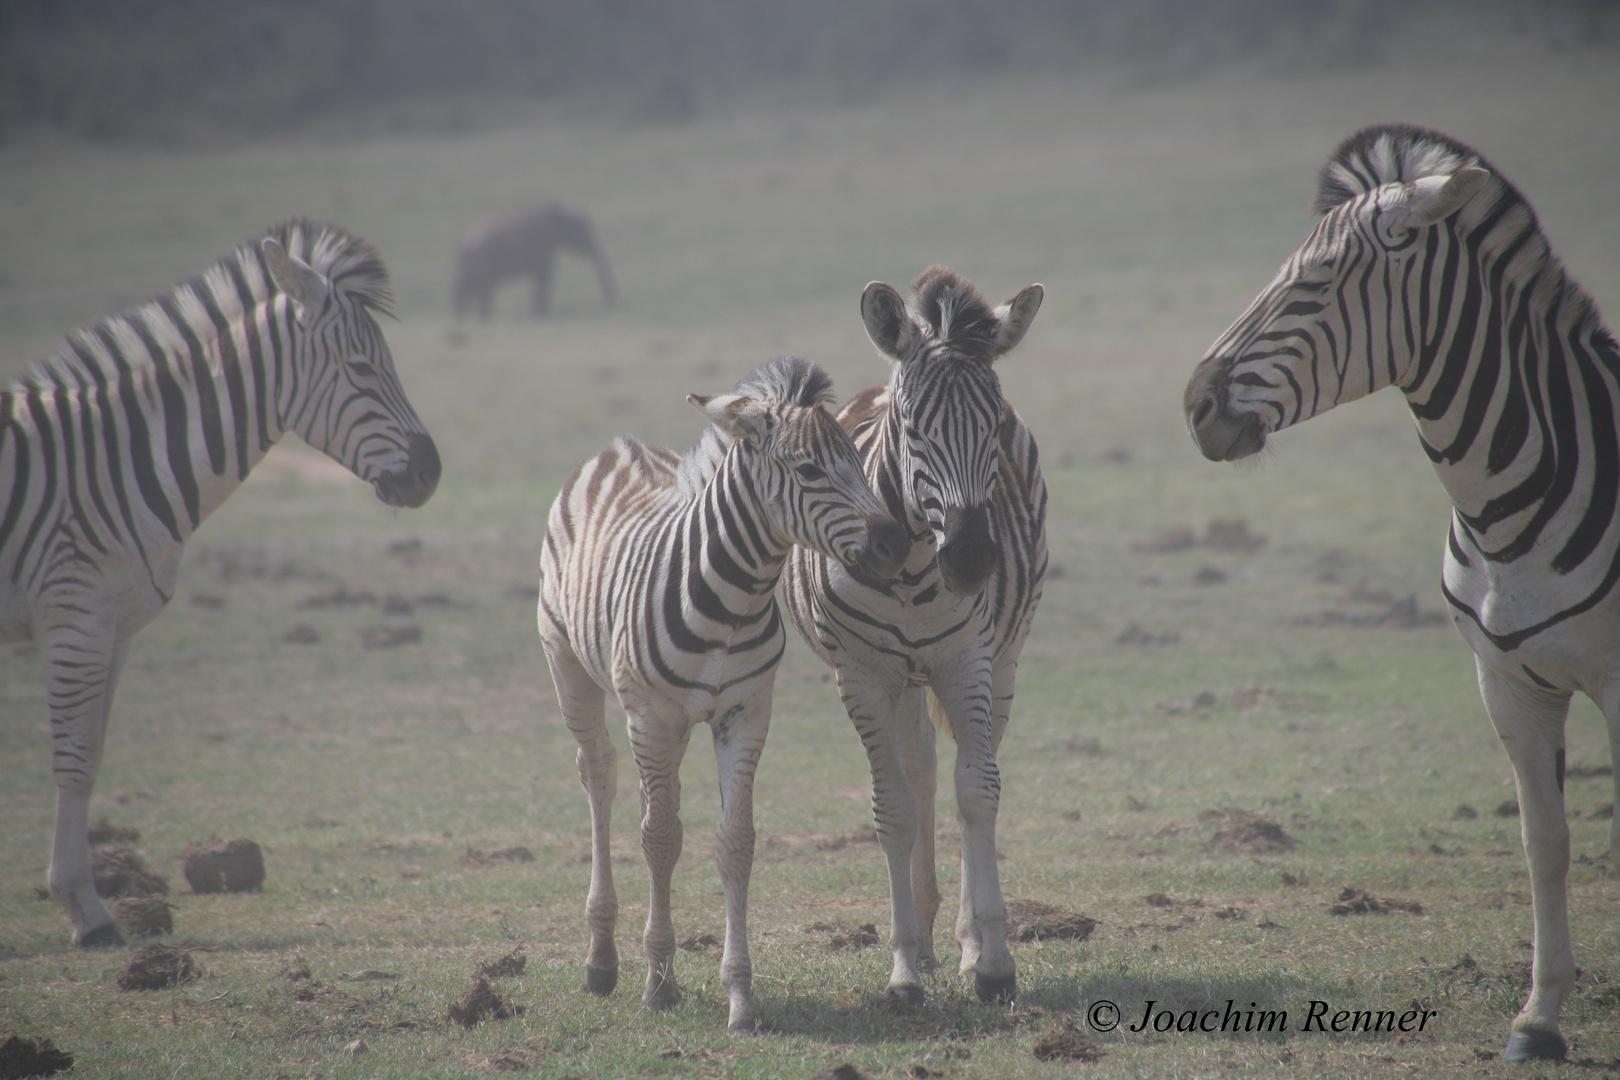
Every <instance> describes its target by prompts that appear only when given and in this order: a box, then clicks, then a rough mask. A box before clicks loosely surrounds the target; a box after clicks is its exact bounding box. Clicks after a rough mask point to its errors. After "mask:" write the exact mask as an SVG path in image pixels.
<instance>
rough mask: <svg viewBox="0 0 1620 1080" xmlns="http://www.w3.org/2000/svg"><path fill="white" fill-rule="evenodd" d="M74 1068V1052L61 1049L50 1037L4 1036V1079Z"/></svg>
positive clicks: (0, 1052)
mask: <svg viewBox="0 0 1620 1080" xmlns="http://www.w3.org/2000/svg"><path fill="white" fill-rule="evenodd" d="M71 1068H73V1055H72V1054H69V1053H67V1052H66V1051H62V1050H58V1049H57V1048H56V1047H55V1046H53V1045H52V1044H51V1040H49V1039H31V1038H28V1037H27V1036H25V1035H9V1034H8V1035H7V1036H6V1037H5V1038H4V1039H0V1080H22V1077H25V1076H49V1075H50V1074H51V1073H59V1072H66V1071H67V1070H69V1069H71Z"/></svg>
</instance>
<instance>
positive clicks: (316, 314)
mask: <svg viewBox="0 0 1620 1080" xmlns="http://www.w3.org/2000/svg"><path fill="white" fill-rule="evenodd" d="M388 302H389V286H388V276H387V272H386V270H385V269H384V268H383V265H382V262H381V260H380V259H379V258H378V257H377V255H376V253H375V251H373V250H372V248H371V247H370V246H369V245H367V244H365V243H364V242H363V241H361V240H359V239H357V238H355V237H353V236H350V235H348V234H347V233H345V232H343V231H342V230H340V229H338V228H337V227H336V226H332V225H324V224H315V223H311V222H307V221H301V220H300V221H291V222H288V223H286V224H284V225H281V226H279V227H277V228H275V229H272V230H270V231H269V233H268V234H267V235H266V236H264V237H263V238H261V239H260V240H259V242H256V243H251V244H246V245H243V246H242V247H241V248H239V249H237V250H236V251H235V252H234V253H232V254H231V255H228V256H226V257H225V258H223V259H221V260H219V261H218V262H216V263H214V265H212V266H211V267H209V268H208V269H207V270H206V271H204V272H203V273H201V274H199V275H198V276H196V277H194V278H191V279H190V280H188V281H186V282H183V283H182V284H180V285H179V286H177V287H176V288H175V289H174V290H173V291H171V292H169V293H167V294H165V295H163V296H160V297H157V298H156V299H154V300H152V301H150V302H148V303H147V304H145V305H143V306H141V307H139V308H137V309H135V310H134V311H131V312H128V313H126V314H124V315H120V316H117V317H115V318H111V319H107V320H104V321H102V322H99V323H96V324H94V325H93V326H90V327H87V328H85V329H81V330H77V331H75V332H73V333H72V334H70V335H68V339H67V344H66V346H65V347H64V348H63V349H62V351H61V352H59V353H57V354H56V355H55V356H53V357H51V358H50V359H48V360H46V361H43V362H42V363H40V364H39V365H37V366H36V367H35V368H34V369H33V370H32V371H31V372H29V373H28V375H27V376H26V377H25V378H24V379H23V380H22V381H21V382H20V383H18V384H17V385H16V386H14V387H12V388H11V389H9V390H6V391H3V392H0V640H32V641H34V642H36V643H37V644H38V645H39V648H40V654H41V657H42V659H43V662H44V667H45V676H46V682H47V687H48V693H49V704H50V715H51V735H52V745H53V751H52V768H53V770H54V772H55V776H56V783H57V788H58V803H57V823H56V841H55V848H54V852H53V856H52V860H51V869H50V883H51V890H52V892H53V893H54V894H55V896H56V897H57V899H58V900H59V901H61V902H62V903H63V905H64V906H65V907H66V908H67V910H68V913H69V915H70V916H71V917H72V920H73V927H74V939H75V940H76V941H77V942H78V943H79V944H81V945H101V944H116V943H119V942H121V941H122V938H121V936H120V935H119V932H118V928H117V926H116V925H114V923H113V920H112V917H111V915H109V914H108V912H107V909H106V907H105V906H104V905H103V904H102V903H101V901H100V900H99V899H98V898H97V896H96V893H95V888H94V886H93V884H92V883H91V877H90V868H89V849H88V846H87V840H86V835H85V829H86V827H87V824H88V821H87V817H86V814H87V812H88V810H87V808H88V799H89V795H90V788H91V785H92V784H93V783H94V781H95V774H96V768H97V766H98V764H99V762H100V757H101V747H102V740H103V735H104V731H105V726H106V719H107V711H108V707H109V704H110V702H111V698H112V693H113V687H114V683H115V680H116V678H117V673H118V667H119V663H120V661H121V660H122V658H123V656H124V652H125V650H126V648H127V646H128V642H129V638H130V636H131V635H132V634H134V633H135V631H137V630H139V629H140V628H141V627H142V626H144V625H146V623H148V622H149V621H151V620H152V619H153V618H154V617H155V616H156V615H157V614H158V612H159V611H161V610H162V609H163V607H164V605H166V604H167V603H168V602H169V600H170V598H171V597H172V596H173V594H174V585H175V579H176V575H177V574H178V572H179V563H180V551H181V548H182V546H183V545H184V544H185V542H186V540H187V539H188V538H189V537H190V536H191V534H192V533H193V532H194V531H195V530H196V528H197V526H198V525H200V524H201V523H202V521H203V519H204V518H206V517H207V516H208V515H209V514H210V513H211V512H212V511H213V510H214V509H216V508H217V507H218V506H219V505H220V504H221V503H222V502H224V500H225V498H226V497H227V496H228V495H229V494H230V493H231V492H232V491H234V490H235V489H236V487H237V486H238V485H239V484H241V482H242V481H243V480H244V479H246V477H247V475H248V471H249V470H250V469H251V468H252V467H253V466H254V465H255V464H256V463H257V462H258V461H259V460H260V459H261V458H262V457H263V456H264V455H265V453H266V452H267V451H268V450H269V449H270V447H271V445H272V444H274V443H275V441H276V440H277V439H278V438H280V436H281V435H282V433H283V432H284V431H286V430H289V429H290V430H293V431H296V432H298V434H300V435H301V436H303V438H304V439H305V440H306V441H307V442H309V443H310V444H311V445H313V446H316V447H318V448H320V449H322V450H325V451H326V452H327V453H328V454H330V455H331V456H332V457H333V458H335V459H337V460H338V461H340V462H342V463H343V464H344V465H346V466H348V467H349V468H350V469H351V470H353V471H354V473H355V474H356V475H357V476H359V477H361V478H362V479H365V480H367V481H369V482H370V483H371V484H372V485H373V486H374V487H375V489H376V492H377V496H378V498H380V499H381V500H382V501H384V502H386V503H389V504H390V505H394V506H419V505H421V504H422V503H423V502H425V501H426V500H427V498H428V496H429V495H430V494H432V492H433V488H434V486H435V485H436V484H437V482H438V477H439V458H438V453H437V451H436V450H435V448H434V445H433V440H432V439H431V438H429V437H428V435H427V433H426V432H425V431H424V430H423V427H422V424H421V421H420V420H418V419H417V417H416V414H415V413H414V412H413V411H412V409H411V406H410V403H409V402H408V401H407V400H406V399H405V394H404V391H403V390H402V389H401V388H400V385H399V381H398V379H397V377H396V376H395V374H394V369H393V360H392V358H391V356H390V355H389V352H388V346H387V344H386V343H385V342H384V341H383V338H382V334H381V332H380V331H379V330H378V328H377V324H376V321H375V320H374V319H373V317H372V314H371V312H372V310H373V309H381V310H386V308H387V305H388Z"/></svg>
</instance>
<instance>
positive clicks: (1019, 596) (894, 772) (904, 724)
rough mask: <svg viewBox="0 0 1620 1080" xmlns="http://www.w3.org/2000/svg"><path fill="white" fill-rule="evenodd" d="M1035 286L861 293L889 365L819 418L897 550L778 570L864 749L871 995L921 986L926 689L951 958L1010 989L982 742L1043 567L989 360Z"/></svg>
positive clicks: (1005, 342)
mask: <svg viewBox="0 0 1620 1080" xmlns="http://www.w3.org/2000/svg"><path fill="white" fill-rule="evenodd" d="M1043 295H1044V293H1043V290H1042V289H1041V287H1040V286H1039V285H1031V286H1029V287H1028V288H1026V289H1024V290H1023V291H1021V292H1020V293H1019V294H1018V295H1017V296H1015V297H1013V299H1011V300H1010V301H1008V302H1007V303H1006V304H1004V305H1002V306H1001V307H999V308H995V309H992V308H991V307H990V305H989V304H988V303H987V302H986V301H985V299H984V297H983V295H982V294H980V292H979V290H978V289H976V288H975V287H974V286H973V284H972V283H971V282H969V281H968V280H967V279H966V278H963V277H960V276H959V275H957V274H955V273H953V272H952V271H950V270H947V269H945V268H944V267H939V266H936V267H932V268H930V269H928V270H925V271H923V272H922V274H921V275H919V276H918V278H917V281H916V283H915V285H914V286H913V299H912V303H911V306H910V308H909V310H908V308H907V306H906V303H905V301H904V300H903V299H902V298H901V296H900V294H899V293H898V292H896V291H895V290H894V289H893V288H891V287H890V286H888V285H885V284H883V283H881V282H876V281H874V282H872V283H871V284H870V285H868V286H867V287H866V291H865V292H864V293H862V295H861V317H862V319H863V320H864V321H865V323H866V332H867V334H868V335H869V336H870V337H871V339H872V342H873V344H875V345H876V346H877V348H878V351H879V352H881V353H882V354H883V355H884V356H887V357H889V358H890V359H892V360H894V361H896V366H895V368H894V373H893V375H892V376H891V377H890V379H889V381H888V383H887V384H886V385H883V386H877V387H873V388H871V389H869V390H866V391H865V392H863V393H861V394H859V395H857V396H856V397H855V398H854V399H852V400H851V401H850V402H849V404H847V405H846V406H844V408H843V410H842V411H841V412H840V413H839V417H838V419H839V422H840V423H842V424H843V425H844V427H845V428H846V429H848V430H849V432H850V433H851V434H852V435H853V436H854V438H855V445H856V446H858V447H859V448H860V451H861V456H862V458H863V459H864V460H865V464H866V476H867V479H868V480H869V481H871V483H872V486H873V488H874V490H876V491H877V492H878V493H879V494H880V495H881V496H882V497H883V499H884V501H885V502H886V503H887V504H888V506H889V510H890V512H891V513H893V514H894V516H895V517H896V518H897V519H898V520H900V521H902V522H903V523H905V525H906V526H907V528H908V529H909V530H910V531H911V534H912V540H913V547H912V550H911V557H910V559H909V560H907V562H906V564H905V567H904V569H902V571H901V572H900V573H899V574H898V575H897V576H896V577H895V579H894V581H892V582H882V581H877V580H874V579H873V578H871V577H870V576H867V575H862V574H860V573H859V572H852V571H850V570H849V569H848V568H846V567H843V566H840V565H838V564H836V563H834V562H833V561H831V560H829V559H827V558H824V557H822V556H819V555H817V554H815V553H813V552H809V551H802V550H801V551H796V552H794V553H793V555H792V556H791V557H790V558H789V560H788V567H787V572H786V574H785V575H784V577H783V595H784V598H785V601H786V603H787V609H788V614H789V615H790V616H791V617H792V619H793V622H794V625H795V626H796V627H797V628H798V630H799V632H800V633H801V634H802V635H803V636H804V639H805V640H806V641H807V642H809V644H810V647H811V648H812V649H814V650H815V651H816V653H817V654H818V655H819V656H820V657H821V658H822V660H824V661H825V662H827V663H828V664H830V665H832V667H833V668H834V669H835V670H836V672H837V674H838V692H839V695H840V697H841V698H842V699H843V702H844V708H845V709H846V710H847V711H848V713H849V717H850V720H851V721H853V722H854V724H855V729H856V731H858V732H859V733H860V736H861V742H862V743H863V744H865V746H866V754H867V759H868V762H869V764H870V765H871V769H872V815H873V818H874V819H875V821H876V823H877V833H878V839H879V841H880V842H881V843H882V845H883V853H884V855H885V856H886V858H887V860H888V864H889V899H890V906H891V909H892V918H893V934H892V936H891V938H890V942H889V945H890V948H891V950H892V951H893V954H894V962H893V967H892V969H891V971H890V975H889V986H888V993H889V994H890V995H891V996H893V997H895V998H897V999H899V1000H902V1001H905V1002H908V1003H911V1004H919V1003H921V1002H922V1000H923V997H924V995H923V989H922V980H921V978H920V977H919V973H918V972H919V965H920V964H921V965H928V966H932V964H933V963H934V917H935V915H937V914H938V912H939V884H938V880H937V878H936V875H935V872H934V792H935V786H936V783H937V781H936V777H935V754H934V728H933V724H932V723H931V722H930V716H929V714H930V712H931V711H933V710H931V709H930V708H929V705H928V702H927V701H926V700H925V691H928V692H931V693H932V695H933V698H934V705H935V706H936V707H937V709H938V710H939V711H942V712H943V713H944V718H945V719H946V720H948V722H949V723H950V730H951V734H952V735H953V736H954V737H955V739H956V744H957V750H956V805H957V815H958V817H959V818H960V820H961V824H962V895H961V903H960V907H959V911H958V914H957V920H956V936H957V940H958V941H959V942H960V944H961V948H962V959H961V965H960V970H961V971H962V972H963V973H964V974H965V973H967V972H968V971H972V972H973V973H974V986H975V989H976V991H977V992H978V994H979V996H980V997H981V998H983V999H985V1000H990V999H991V998H1001V999H1007V1000H1010V999H1012V998H1014V997H1015V996H1016V994H1017V974H1016V971H1015V968H1014V965H1013V958H1012V954H1011V953H1010V952H1009V951H1008V950H1007V910H1006V905H1005V903H1004V901H1003V899H1002V895H1001V881H1000V877H999V871H998V869H997V866H996V813H997V809H998V807H999V805H1000V799H1001V776H1000V771H999V770H998V768H997V766H996V751H997V749H998V748H999V747H1000V745H1001V737H1002V734H1003V733H1004V732H1005V731H1006V728H1007V720H1008V717H1009V716H1010V714H1011V711H1012V698H1013V681H1014V678H1015V677H1016V675H1017V672H1018V655H1019V653H1020V652H1021V651H1022V650H1023V647H1024V639H1025V638H1026V637H1027V636H1028V634H1029V628H1030V625H1031V623H1033V621H1034V619H1035V607H1036V605H1037V604H1038V603H1039V602H1040V597H1041V583H1042V580H1043V578H1044V576H1045V574H1046V484H1045V482H1044V481H1043V480H1042V479H1041V471H1040V466H1039V463H1038V460H1037V454H1036V450H1035V440H1034V438H1033V436H1031V435H1030V432H1029V429H1028V428H1026V427H1025V426H1024V424H1023V421H1022V420H1020V419H1019V418H1018V414H1017V413H1016V412H1014V411H1013V407H1012V406H1011V405H1010V404H1009V403H1007V402H1006V401H1005V400H1004V399H1003V398H1002V396H1001V383H1000V380H999V379H997V378H996V373H995V369H994V367H993V366H992V364H993V362H994V361H995V360H996V359H997V358H998V357H1000V356H1002V355H1003V354H1005V353H1006V352H1007V351H1008V350H1010V349H1012V348H1013V347H1014V346H1016V345H1017V344H1018V343H1019V342H1020V341H1021V340H1023V337H1024V334H1025V332H1026V331H1027V330H1028V329H1029V325H1030V322H1031V320H1033V319H1034V317H1035V313H1036V311H1038V310H1039V309H1040V306H1041V299H1042V297H1043Z"/></svg>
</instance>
